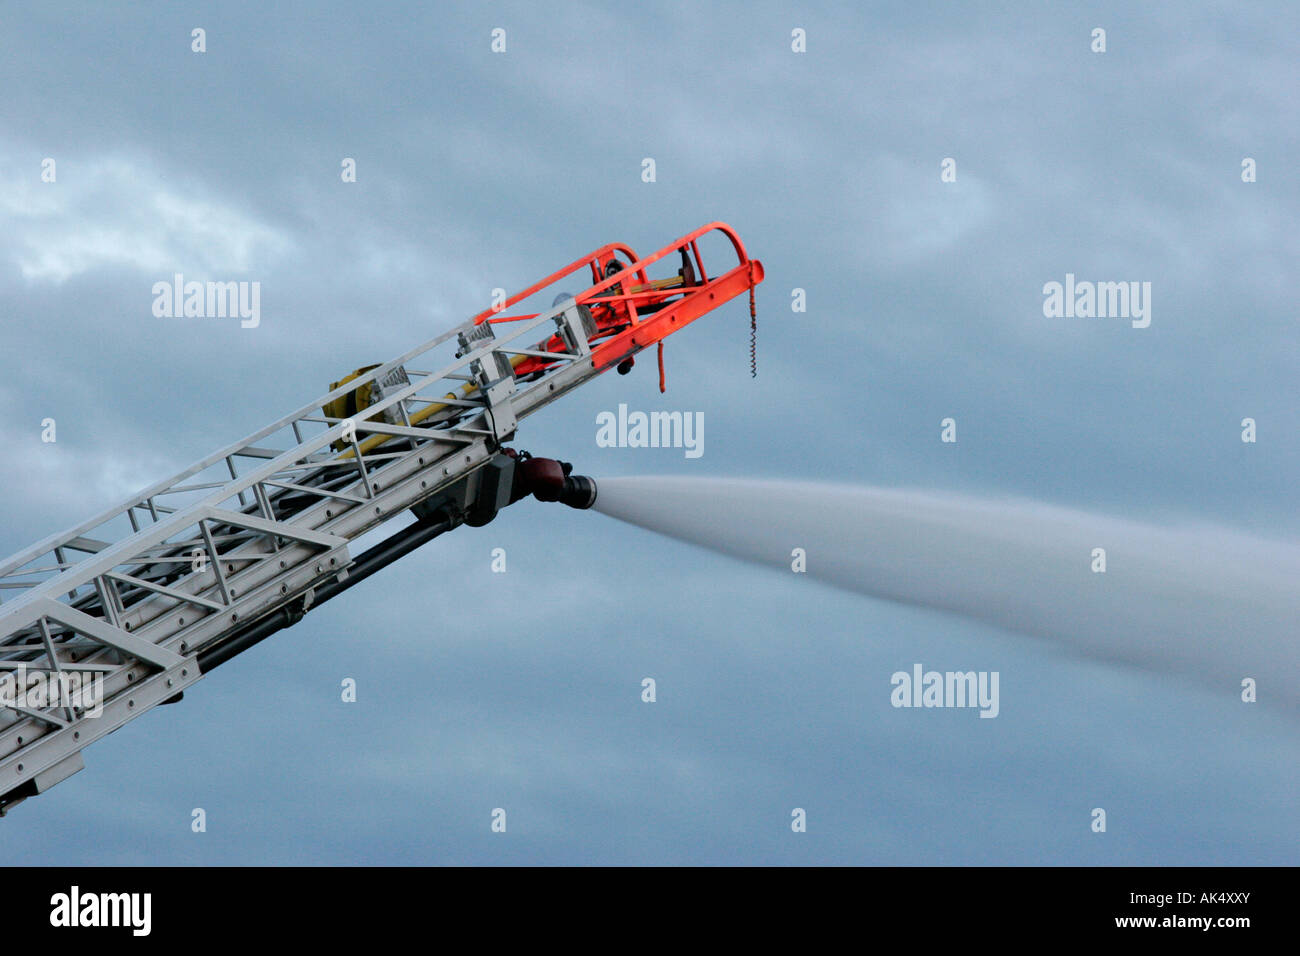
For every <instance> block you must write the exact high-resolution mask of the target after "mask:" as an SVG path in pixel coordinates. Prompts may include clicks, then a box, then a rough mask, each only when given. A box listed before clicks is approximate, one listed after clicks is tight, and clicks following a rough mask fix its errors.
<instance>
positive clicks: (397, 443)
mask: <svg viewBox="0 0 1300 956" xmlns="http://www.w3.org/2000/svg"><path fill="white" fill-rule="evenodd" d="M552 331H554V332H555V333H557V334H559V335H560V337H561V338H562V339H564V340H566V341H570V342H573V343H574V346H575V347H574V348H573V349H571V350H559V351H556V352H552V353H547V354H548V355H549V359H550V364H549V365H548V368H547V369H546V371H545V372H544V373H543V374H541V375H538V376H536V377H535V378H534V379H533V381H531V382H529V383H526V384H522V385H521V384H520V383H518V382H517V381H516V379H515V376H514V371H513V367H512V363H514V364H517V363H518V360H519V356H520V355H522V354H525V353H527V354H529V355H533V354H536V353H538V352H539V351H541V350H539V349H537V348H535V347H534V346H535V344H536V343H535V342H534V340H535V339H536V338H537V337H538V335H539V334H542V333H544V332H552ZM583 331H584V328H583V325H582V322H581V318H580V316H579V314H578V311H577V309H576V308H575V307H573V306H572V304H571V303H570V304H569V305H568V306H567V307H566V306H565V305H563V304H562V305H560V306H558V307H556V308H554V309H551V310H549V311H548V312H546V313H543V314H541V315H539V316H537V317H535V318H533V319H531V320H530V321H527V322H524V323H520V325H519V326H518V327H517V328H512V329H511V330H510V331H509V334H508V335H504V336H501V337H498V336H497V335H496V333H495V330H494V329H493V327H492V326H491V325H488V324H482V325H475V324H474V323H472V322H471V323H466V324H465V325H463V326H461V327H459V328H457V329H453V330H452V331H451V332H449V333H447V334H445V335H443V336H440V337H439V338H437V339H435V340H433V342H431V343H428V344H427V345H426V346H422V347H421V348H419V349H416V350H414V351H412V352H410V353H408V354H407V355H404V356H402V357H400V358H399V359H396V360H394V361H393V362H390V363H386V364H385V365H383V366H379V367H377V368H376V369H374V370H372V371H371V372H369V373H367V375H366V376H362V377H359V378H357V379H355V380H353V381H351V382H349V383H348V385H347V386H346V387H344V388H340V389H336V390H335V391H332V392H330V393H329V394H328V395H326V396H325V397H324V398H322V399H320V400H318V401H317V402H314V403H312V405H311V406H309V407H307V408H305V409H302V410H300V411H299V412H297V413H295V414H294V415H293V416H290V417H288V418H286V419H283V420H281V421H280V422H277V423H276V424H275V425H272V426H269V427H268V428H266V429H263V430H262V431H260V432H258V433H257V434H255V435H253V436H250V437H249V438H248V439H246V440H245V441H243V442H241V443H239V444H238V445H235V446H231V447H230V448H227V449H223V450H222V451H220V452H217V453H215V454H214V455H212V456H209V457H208V458H206V459H204V460H203V461H201V462H199V463H197V464H196V465H194V466H192V467H191V468H189V469H186V470H185V471H184V472H182V473H181V474H180V475H177V476H175V477H174V478H172V479H170V480H168V481H167V482H165V483H163V484H160V485H157V486H154V487H152V488H150V489H148V490H147V491H146V492H144V493H142V494H141V495H139V496H138V497H135V498H133V499H131V500H130V501H128V502H126V503H125V504H123V505H121V506H120V507H118V508H116V509H112V510H111V511H110V512H107V513H105V514H103V515H100V516H99V517H97V518H95V519H92V520H91V521H89V522H86V523H85V524H83V525H80V526H78V527H77V528H75V529H73V530H71V531H69V532H66V533H65V534H63V535H58V536H55V537H54V538H52V539H47V540H46V541H44V542H41V543H40V544H38V545H36V546H34V547H32V548H30V549H28V550H27V551H24V552H21V553H19V554H17V555H15V556H14V557H12V558H10V559H8V560H7V561H5V562H4V563H3V564H2V565H0V587H3V588H4V589H5V591H4V593H5V594H6V595H7V596H8V599H7V600H6V601H5V603H3V604H0V809H3V808H4V806H6V805H9V804H12V803H14V802H17V800H19V799H22V798H23V797H25V796H29V795H31V794H33V793H37V792H41V791H42V790H44V789H47V788H48V787H49V786H52V785H53V784H54V783H57V782H59V781H60V780H62V779H64V778H66V777H67V776H68V775H69V774H70V773H72V772H75V771H76V770H78V769H80V768H81V766H82V763H81V759H80V751H81V749H82V748H83V747H85V746H86V744H88V743H90V742H92V741H94V740H96V739H98V738H100V737H102V736H104V735H105V734H107V733H109V732H111V731H112V730H115V729H116V728H117V727H119V726H121V725H122V724H123V723H125V722H127V721H128V720H130V719H132V718H133V717H135V716H138V715H139V714H141V713H143V712H145V711H146V710H148V709H150V708H151V707H153V706H156V705H158V704H161V703H164V702H167V701H168V700H171V699H175V698H176V697H177V695H178V694H179V693H180V692H181V691H183V690H184V689H185V688H186V687H188V686H189V685H191V684H193V683H194V682H195V681H197V680H198V679H199V678H200V677H201V676H202V675H201V674H200V672H199V668H198V667H197V665H196V655H197V654H198V653H200V652H201V651H203V650H204V649H205V648H209V647H213V646H216V645H217V644H219V643H220V642H221V641H222V640H223V639H224V638H225V637H227V636H229V635H230V634H232V633H234V632H235V631H236V630H237V629H239V628H241V627H243V626H246V625H247V624H248V623H249V622H251V621H254V620H257V619H258V618H260V617H262V616H264V615H266V614H268V613H272V612H274V611H276V610H277V609H279V608H282V607H286V606H288V605H290V604H294V603H297V604H298V605H299V606H301V607H304V608H309V607H310V606H311V594H312V590H313V588H314V587H316V586H319V585H320V584H322V583H323V582H326V581H329V580H334V579H337V578H339V577H341V576H345V575H346V574H347V569H348V565H349V562H350V560H351V559H350V555H349V550H348V545H349V543H350V542H351V541H353V540H355V539H356V538H358V537H360V536H361V535H363V534H365V533H367V532H368V531H370V530H372V529H374V528H376V527H378V526H380V525H382V524H384V523H385V522H387V521H389V520H391V519H393V518H395V517H402V516H404V515H405V513H406V512H408V511H409V509H411V508H412V507H413V506H414V505H416V504H418V503H420V502H421V501H423V500H425V499H426V498H429V497H431V496H433V495H434V494H436V493H437V492H439V491H440V490H441V489H443V488H445V487H446V486H448V485H449V484H452V483H454V482H456V481H458V480H460V479H462V478H464V477H465V476H466V475H467V474H469V473H470V472H472V471H474V470H475V469H476V468H478V467H479V466H481V465H483V464H484V463H485V462H486V461H487V460H488V458H489V457H491V455H492V453H493V451H494V450H495V449H496V448H497V447H499V445H500V443H501V442H502V441H505V440H507V439H509V438H510V437H511V436H512V435H513V433H514V431H515V428H516V425H517V422H518V421H519V420H520V419H521V418H523V417H525V416H527V415H528V414H530V413H531V412H532V411H534V410H536V409H537V408H540V407H541V406H542V405H545V404H547V403H549V402H550V401H553V400H554V399H555V398H556V397H558V396H559V395H561V394H563V393H565V392H567V391H568V390H569V389H571V388H573V387H576V385H578V384H581V382H583V381H585V380H586V379H588V378H590V377H591V376H594V375H596V374H598V372H597V370H596V369H595V368H594V367H593V366H592V364H591V363H590V362H589V361H583V359H584V357H585V356H587V355H589V354H590V349H589V347H588V343H587V339H586V337H585V335H584V334H583ZM452 349H455V352H454V354H447V353H449V352H450V351H451V350H452ZM439 359H449V361H448V362H447V364H445V365H444V366H443V367H441V368H439V369H438V370H437V371H433V372H423V373H422V372H417V371H412V370H411V369H410V368H409V367H408V363H410V362H412V361H421V360H423V361H436V360H439ZM397 367H401V368H403V369H404V370H405V372H406V376H407V379H408V381H409V384H407V385H405V386H402V387H400V388H398V389H396V390H391V389H390V390H389V394H388V397H386V398H384V399H383V400H382V401H380V402H378V403H377V404H374V405H372V406H369V407H368V408H366V409H365V410H364V412H362V413H359V414H358V416H354V417H352V418H348V419H339V418H334V417H330V416H327V415H325V414H324V412H323V409H324V408H325V407H326V406H328V405H329V404H330V402H332V401H334V400H336V399H338V398H340V397H342V396H344V395H346V393H347V392H348V390H349V389H352V388H355V387H357V386H358V385H359V384H364V383H365V382H367V381H369V380H373V379H375V378H379V377H381V376H384V375H386V374H388V373H389V372H391V371H392V370H393V369H394V368H397ZM389 409H395V410H396V411H397V414H396V415H395V416H394V415H386V414H384V413H385V412H387V411H388V410H389ZM361 414H364V415H366V417H365V418H361V417H360V415H361ZM392 418H396V419H397V422H394V421H391V420H390V419H392ZM277 440H278V441H277ZM286 445H287V446H288V447H284V446H286ZM249 463H251V467H250V466H249ZM241 469H246V470H244V473H242V474H241V473H240V472H241ZM76 690H79V691H80V694H79V696H78V695H77V694H74V693H71V692H72V691H76Z"/></svg>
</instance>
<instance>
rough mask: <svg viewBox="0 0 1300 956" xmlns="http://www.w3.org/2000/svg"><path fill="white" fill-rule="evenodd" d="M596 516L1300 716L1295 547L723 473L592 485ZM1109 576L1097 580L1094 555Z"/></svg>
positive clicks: (1214, 532)
mask: <svg viewBox="0 0 1300 956" xmlns="http://www.w3.org/2000/svg"><path fill="white" fill-rule="evenodd" d="M598 485H599V495H598V497H597V500H596V509H597V510H598V511H601V512H602V513H604V514H606V515H609V516H611V517H614V518H618V519H619V520H622V521H626V522H629V523H631V524H635V525H639V526H641V527H643V528H647V529H649V530H651V531H656V532H659V533H660V534H665V535H669V536H671V537H674V538H679V539H681V540H683V541H689V542H692V543H694V544H698V545H702V546H704V547H706V548H711V549H713V550H715V551H720V552H723V553H725V554H730V555H733V556H735V557H738V558H742V559H745V560H748V561H755V562H758V563H761V564H767V565H771V566H773V567H777V568H781V569H784V570H785V571H786V572H787V573H789V572H790V570H791V562H792V560H793V559H792V552H793V550H794V549H795V548H802V549H804V551H805V552H806V555H807V573H808V574H809V575H811V576H813V577H817V578H820V579H822V580H824V581H826V582H828V583H831V584H835V585H838V586H840V587H843V588H848V589H851V590H854V591H859V592H861V593H863V594H868V595H871V596H873V597H878V598H885V599H888V600H892V601H900V602H903V603H906V604H913V605H919V606H921V607H928V608H935V609H938V610H942V611H948V612H951V613H955V614H959V615H963V616H965V617H970V618H975V619H978V620H981V621H985V622H988V623H991V624H995V625H999V626H1001V627H1005V628H1008V629H1010V630H1014V631H1019V632H1022V633H1029V634H1033V635H1038V636H1041V637H1047V638H1051V639H1053V640H1055V641H1057V642H1059V643H1060V644H1061V645H1062V646H1065V647H1068V648H1070V649H1072V650H1074V651H1075V652H1077V653H1081V654H1083V655H1086V656H1088V657H1093V658H1099V659H1103V660H1109V661H1121V662H1126V663H1129V664H1134V665H1137V666H1140V667H1144V668H1147V669H1150V670H1153V671H1157V672H1166V673H1167V672H1172V673H1178V674H1183V675H1187V676H1190V677H1192V678H1195V679H1197V680H1199V681H1200V682H1201V683H1203V684H1207V685H1209V686H1211V687H1214V688H1217V689H1219V690H1221V691H1224V692H1228V693H1233V692H1235V693H1240V692H1241V687H1242V680H1243V679H1244V678H1247V677H1250V678H1254V679H1255V681H1256V682H1257V684H1258V688H1259V697H1260V700H1261V701H1265V702H1270V703H1273V704H1279V703H1280V704H1283V705H1284V706H1287V707H1289V708H1290V709H1291V710H1292V711H1293V712H1298V711H1300V637H1298V635H1300V547H1297V546H1295V545H1291V544H1285V543H1280V542H1275V541H1267V540H1263V539H1259V538H1254V537H1250V536H1247V535H1243V534H1240V533H1238V532H1232V531H1228V530H1225V529H1221V528H1213V527H1208V526H1198V527H1187V528H1181V529H1172V528H1163V527H1155V526H1150V525H1142V524H1136V523H1131V522H1128V521H1121V520H1117V519H1114V518H1105V517H1099V516H1094V515H1089V514H1085V513H1083V512H1078V511H1071V510H1067V509H1063V508H1057V507H1053V506H1048V505H1043V504H1035V503H1028V502H1013V501H1005V502H1003V501H986V500H979V499H974V498H964V497H960V496H956V495H947V494H936V493H921V492H913V491H899V490H888V489H880V488H862V487H853V486H843V485H828V484H826V485H824V484H815V483H807V482H785V481H755V480H739V479H722V478H682V477H638V478H602V479H600V480H599V481H598ZM1096 548H1103V549H1105V562H1106V564H1105V571H1104V572H1103V573H1098V572H1097V571H1094V567H1095V566H1096V556H1095V554H1094V549H1096Z"/></svg>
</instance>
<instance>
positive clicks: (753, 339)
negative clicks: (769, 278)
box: [749, 266, 758, 378]
mask: <svg viewBox="0 0 1300 956" xmlns="http://www.w3.org/2000/svg"><path fill="white" fill-rule="evenodd" d="M749 377H750V378H758V312H757V311H756V310H755V309H754V267H753V266H750V267H749Z"/></svg>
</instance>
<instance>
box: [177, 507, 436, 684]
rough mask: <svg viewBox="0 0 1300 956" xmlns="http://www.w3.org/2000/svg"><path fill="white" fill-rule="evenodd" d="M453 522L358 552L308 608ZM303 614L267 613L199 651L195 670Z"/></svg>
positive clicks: (413, 529)
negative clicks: (340, 574)
mask: <svg viewBox="0 0 1300 956" xmlns="http://www.w3.org/2000/svg"><path fill="white" fill-rule="evenodd" d="M456 524H457V522H455V521H452V520H451V519H449V518H442V519H440V520H438V521H417V522H416V523H415V524H413V525H410V526H409V527H406V528H403V529H402V530H401V531H399V532H397V533H396V534H394V535H392V536H390V537H388V538H385V539H384V540H383V541H381V542H379V543H378V544H377V545H375V546H374V547H373V548H369V549H367V550H366V551H364V552H362V553H361V554H360V555H359V556H358V557H357V559H356V560H355V561H353V562H352V564H351V565H349V566H348V568H347V572H348V573H347V577H345V578H343V580H341V581H340V580H339V579H338V578H333V579H331V580H330V581H329V582H327V583H326V584H322V585H319V586H317V588H316V590H315V594H314V596H313V598H312V604H311V606H312V607H316V606H317V605H319V604H323V603H324V602H326V601H328V600H329V599H330V598H333V597H337V596H338V595H340V594H342V593H343V592H344V591H346V590H347V589H348V588H350V587H352V586H353V585H355V584H360V583H361V582H362V581H364V580H365V579H366V578H368V577H370V575H372V574H374V573H375V572H376V571H378V570H379V569H380V568H383V567H387V566H388V565H390V564H392V563H393V562H394V561H396V560H397V559H398V558H401V557H404V556H405V555H408V554H410V553H411V552H412V551H414V550H415V549H416V548H418V547H420V545H422V544H425V543H427V542H429V541H432V540H433V539H434V538H436V537H438V535H440V534H443V533H444V532H447V531H450V530H451V529H452V528H454V527H455V526H456ZM306 613H307V612H306V611H305V610H304V609H303V608H302V606H301V604H300V603H297V602H295V603H294V604H291V605H289V606H287V607H282V608H278V609H277V610H275V611H272V612H271V613H270V614H267V615H264V616H262V617H260V618H258V619H257V620H256V621H253V622H252V623H250V624H248V625H247V626H245V627H242V628H240V629H239V630H237V631H235V632H234V633H233V634H231V635H230V636H229V637H227V638H226V639H225V640H224V641H222V642H221V643H220V644H218V645H217V646H216V647H211V648H208V649H207V650H205V651H201V652H200V653H199V655H198V660H199V670H200V671H202V672H203V673H205V674H206V673H208V671H210V670H212V669H213V668H215V667H218V666H220V665H222V664H224V663H225V662H226V661H228V660H230V659H231V658H232V657H234V656H235V655H236V654H241V653H243V652H244V651H246V650H248V649H249V648H250V647H252V646H253V645H254V644H257V643H259V642H261V641H264V640H266V639H267V638H268V637H270V636H271V635H272V634H274V633H276V632H277V631H282V630H284V629H285V628H286V627H292V626H293V625H294V624H297V623H298V622H299V621H301V620H302V619H303V616H304V615H305V614H306Z"/></svg>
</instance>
